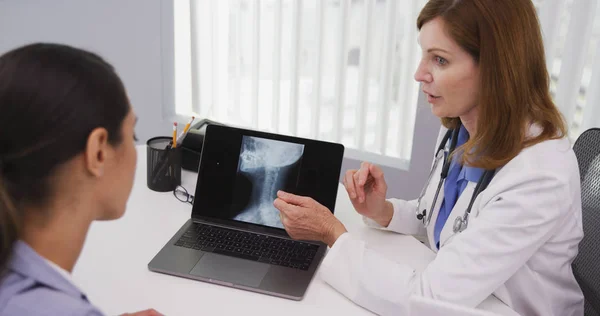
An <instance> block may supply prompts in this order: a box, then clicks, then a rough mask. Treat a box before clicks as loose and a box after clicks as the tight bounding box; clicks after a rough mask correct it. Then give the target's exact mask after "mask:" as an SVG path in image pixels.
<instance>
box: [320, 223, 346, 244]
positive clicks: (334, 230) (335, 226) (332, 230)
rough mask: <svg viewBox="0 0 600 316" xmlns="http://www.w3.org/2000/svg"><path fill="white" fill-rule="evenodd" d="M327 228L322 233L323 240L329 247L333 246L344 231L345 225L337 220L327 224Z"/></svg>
mask: <svg viewBox="0 0 600 316" xmlns="http://www.w3.org/2000/svg"><path fill="white" fill-rule="evenodd" d="M328 226H329V227H328V229H327V231H326V232H325V234H324V235H323V240H322V241H323V242H324V243H326V244H327V246H329V248H331V247H333V244H335V242H336V240H338V238H340V236H341V235H342V234H344V233H346V232H348V231H347V230H346V227H345V226H344V224H342V223H341V222H340V221H339V220H337V219H336V220H335V221H332V222H331V224H330V225H328Z"/></svg>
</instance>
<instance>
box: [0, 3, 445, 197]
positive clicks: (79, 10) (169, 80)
mask: <svg viewBox="0 0 600 316" xmlns="http://www.w3.org/2000/svg"><path fill="white" fill-rule="evenodd" d="M172 1H173V0H102V1H92V0H77V1H76V0H53V1H44V0H0V54H2V53H4V52H6V51H8V50H10V49H13V48H15V47H18V46H21V45H24V44H26V43H31V42H39V41H45V42H58V43H64V44H69V45H73V46H77V47H80V48H84V49H88V50H92V51H94V52H96V53H98V54H100V55H101V56H103V57H104V58H105V59H107V60H108V61H109V62H110V63H112V64H113V66H115V68H116V69H117V72H118V73H119V75H120V76H121V78H122V80H123V82H124V84H125V87H126V88H127V91H128V93H129V97H130V100H131V103H132V106H133V108H134V110H135V112H136V114H137V115H138V117H139V121H138V126H137V128H136V132H137V136H138V138H139V139H140V140H142V143H143V140H146V139H148V138H150V137H152V136H155V135H169V133H170V129H171V128H170V124H169V123H170V122H168V118H169V117H171V114H172V113H170V112H169V111H168V109H169V108H171V105H172V104H173V102H174V101H173V93H174V82H173V78H174V76H173V66H172V65H173V62H172V61H173V36H172V32H173V13H172ZM163 104H166V105H167V106H164V107H163ZM415 126H416V127H415V136H414V141H413V150H412V152H413V158H412V160H411V161H412V162H411V165H410V168H409V169H410V171H406V170H401V169H396V168H390V167H384V172H385V175H386V180H387V182H388V187H389V191H388V195H389V196H394V197H400V198H416V197H417V195H418V194H419V192H420V190H421V187H422V185H423V184H424V183H425V180H426V177H427V174H428V172H429V167H430V164H431V159H432V153H433V149H434V142H435V139H436V137H437V134H438V128H439V121H438V120H437V119H436V118H435V117H433V116H432V115H431V113H430V110H429V106H428V105H427V104H426V103H425V100H424V98H422V97H419V107H418V110H417V122H416V124H415ZM359 166H360V161H357V160H352V159H345V160H344V164H343V166H342V170H343V171H345V170H348V169H350V168H358V167H359Z"/></svg>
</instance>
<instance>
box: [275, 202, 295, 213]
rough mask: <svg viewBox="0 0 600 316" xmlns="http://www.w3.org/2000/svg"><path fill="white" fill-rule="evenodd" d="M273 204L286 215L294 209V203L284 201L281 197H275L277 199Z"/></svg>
mask: <svg viewBox="0 0 600 316" xmlns="http://www.w3.org/2000/svg"><path fill="white" fill-rule="evenodd" d="M273 206H275V208H276V209H278V210H279V211H281V212H282V213H284V215H286V214H287V213H289V212H293V211H294V206H293V205H291V204H289V203H287V202H286V201H284V200H282V199H280V198H277V199H275V201H274V202H273Z"/></svg>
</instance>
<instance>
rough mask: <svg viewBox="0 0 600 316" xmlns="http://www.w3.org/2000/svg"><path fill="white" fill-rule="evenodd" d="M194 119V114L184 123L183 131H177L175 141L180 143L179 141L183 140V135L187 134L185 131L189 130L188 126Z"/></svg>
mask: <svg viewBox="0 0 600 316" xmlns="http://www.w3.org/2000/svg"><path fill="white" fill-rule="evenodd" d="M194 119H196V117H195V116H192V119H191V120H190V121H189V122H188V123H187V124H185V127H184V128H183V132H181V133H179V136H177V143H178V144H181V142H182V141H183V138H184V137H185V135H186V134H187V132H188V131H189V130H190V126H192V123H193V122H194Z"/></svg>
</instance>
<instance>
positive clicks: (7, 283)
mask: <svg viewBox="0 0 600 316" xmlns="http://www.w3.org/2000/svg"><path fill="white" fill-rule="evenodd" d="M4 315H6V316H9V315H10V316H12V315H32V316H37V315H40V316H41V315H48V316H50V315H65V316H83V315H85V316H101V315H102V312H100V311H99V310H98V309H97V308H96V307H94V306H93V305H92V304H91V303H90V302H89V301H88V300H87V298H86V296H85V294H83V293H82V292H81V291H80V290H79V289H77V287H75V286H74V285H73V284H72V283H71V282H69V280H67V279H66V278H65V277H64V276H62V275H61V274H60V273H59V272H58V271H56V270H55V269H54V268H52V267H51V266H50V265H48V263H47V262H46V261H45V259H44V258H42V257H41V256H40V255H38V254H37V253H36V252H35V251H34V250H33V249H32V248H31V247H29V245H27V244H26V243H24V242H23V241H17V242H16V243H15V245H14V248H13V253H12V258H11V259H10V261H9V263H8V269H7V271H6V273H5V274H4V275H3V276H2V279H0V316H4Z"/></svg>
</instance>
